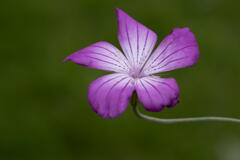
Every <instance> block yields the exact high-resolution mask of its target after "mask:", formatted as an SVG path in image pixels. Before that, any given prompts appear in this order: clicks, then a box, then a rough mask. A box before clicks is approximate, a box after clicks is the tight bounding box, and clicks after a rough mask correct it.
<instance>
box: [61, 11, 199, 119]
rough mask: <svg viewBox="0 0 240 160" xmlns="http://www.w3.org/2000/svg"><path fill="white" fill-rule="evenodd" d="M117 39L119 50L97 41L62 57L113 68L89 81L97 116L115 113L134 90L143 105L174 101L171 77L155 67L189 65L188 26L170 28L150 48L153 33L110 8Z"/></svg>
mask: <svg viewBox="0 0 240 160" xmlns="http://www.w3.org/2000/svg"><path fill="white" fill-rule="evenodd" d="M116 12H117V19H118V40H119V43H120V45H121V47H122V50H123V52H121V51H120V50H118V49H117V48H116V47H114V46H113V45H112V44H110V43H108V42H97V43H95V44H92V45H90V46H88V47H86V48H84V49H82V50H79V51H77V52H75V53H73V54H71V55H70V56H68V57H67V58H66V59H65V61H67V60H71V61H72V62H74V63H77V64H79V65H82V66H87V67H90V68H96V69H101V70H107V71H112V72H115V73H113V74H109V75H105V76H102V77H100V78H98V79H97V80H95V81H94V82H93V83H92V84H91V85H90V87H89V91H88V100H89V103H90V105H91V107H92V109H93V110H94V111H95V112H96V113H97V114H98V115H100V116H101V117H103V118H115V117H117V116H119V115H120V114H122V113H123V112H124V110H125V109H126V108H127V106H128V103H129V100H130V98H131V96H132V94H133V92H134V91H136V93H137V95H138V99H139V101H140V102H141V104H142V105H143V106H144V108H145V109H146V110H148V111H152V112H159V111H161V110H162V109H163V108H164V107H173V106H175V105H176V104H177V103H178V97H179V88H178V85H177V83H176V81H175V79H173V78H160V77H158V76H154V74H156V73H161V72H166V71H171V70H174V69H178V68H183V67H190V66H193V65H194V64H195V63H196V62H197V60H198V57H199V51H198V45H197V42H196V40H195V37H194V35H193V33H192V32H190V30H189V29H188V28H175V29H174V30H173V31H172V33H171V34H169V35H168V36H167V37H166V38H164V39H163V41H162V42H161V43H160V45H159V46H158V47H157V48H156V49H155V50H154V51H153V48H154V46H155V44H156V41H157V35H156V34H155V33H154V32H153V31H152V30H150V29H148V28H147V27H145V26H144V25H142V24H140V23H139V22H137V21H136V20H134V19H133V18H131V17H130V16H128V15H127V14H126V13H125V12H123V11H122V10H120V9H116Z"/></svg>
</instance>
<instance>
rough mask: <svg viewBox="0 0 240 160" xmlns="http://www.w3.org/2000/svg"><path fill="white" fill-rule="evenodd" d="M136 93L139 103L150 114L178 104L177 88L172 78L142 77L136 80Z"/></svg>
mask: <svg viewBox="0 0 240 160" xmlns="http://www.w3.org/2000/svg"><path fill="white" fill-rule="evenodd" d="M136 91H137V95H138V98H139V101H140V102H141V103H142V105H143V106H144V108H145V109H146V110H148V111H151V112H159V111H161V110H162V109H163V108H164V107H173V106H175V105H176V104H177V103H178V96H179V88H178V85H177V83H176V81H175V79H173V78H166V79H163V78H159V77H156V76H149V77H143V78H141V79H138V80H137V82H136Z"/></svg>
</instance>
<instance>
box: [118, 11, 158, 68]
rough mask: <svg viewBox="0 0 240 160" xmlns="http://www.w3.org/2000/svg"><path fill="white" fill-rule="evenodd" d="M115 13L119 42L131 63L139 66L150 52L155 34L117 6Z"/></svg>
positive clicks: (153, 44) (155, 37) (154, 40)
mask: <svg viewBox="0 0 240 160" xmlns="http://www.w3.org/2000/svg"><path fill="white" fill-rule="evenodd" d="M116 13H117V19H118V40H119V43H120V45H121V47H122V49H123V51H124V53H125V55H126V57H127V59H128V60H129V62H130V63H131V65H132V66H133V67H135V68H136V67H139V66H141V65H143V64H144V63H145V61H146V60H147V58H148V57H149V55H150V53H151V52H152V50H153V47H154V46H155V43H156V40H157V35H156V34H155V33H154V32H153V31H151V30H150V29H148V28H147V27H145V26H144V25H142V24H140V23H139V22H137V21H136V20H134V19H133V18H132V17H130V16H128V15H127V14H126V13H125V12H123V11H122V10H120V9H118V8H117V9H116Z"/></svg>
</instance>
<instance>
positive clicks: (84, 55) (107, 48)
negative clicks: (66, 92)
mask: <svg viewBox="0 0 240 160" xmlns="http://www.w3.org/2000/svg"><path fill="white" fill-rule="evenodd" d="M67 60H71V61H73V62H74V63H77V64H79V65H83V66H86V67H90V68H96V69H102V70H107V71H114V72H123V73H126V72H127V71H128V68H129V67H128V66H129V64H128V62H127V59H126V58H125V56H124V55H123V54H122V53H121V51H119V50H118V49H117V48H116V47H114V46H113V45H112V44H110V43H108V42H97V43H95V44H93V45H90V46H88V47H86V48H84V49H82V50H79V51H77V52H75V53H73V54H71V55H70V56H68V57H67V58H66V59H65V60H64V61H67Z"/></svg>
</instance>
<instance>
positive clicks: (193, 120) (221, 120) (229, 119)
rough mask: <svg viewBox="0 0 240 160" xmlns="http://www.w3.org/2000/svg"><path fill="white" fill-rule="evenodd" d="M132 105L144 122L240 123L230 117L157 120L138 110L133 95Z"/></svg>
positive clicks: (135, 97)
mask: <svg viewBox="0 0 240 160" xmlns="http://www.w3.org/2000/svg"><path fill="white" fill-rule="evenodd" d="M131 105H132V106H133V111H134V113H135V115H136V116H137V117H138V118H140V119H143V120H146V121H150V122H156V123H162V124H173V123H185V122H203V121H218V122H233V123H240V119H237V118H230V117H191V118H173V119H163V118H156V117H151V116H147V115H144V114H142V113H141V112H140V111H139V110H138V108H137V95H136V93H135V94H134V95H133V97H132V99H131Z"/></svg>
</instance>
